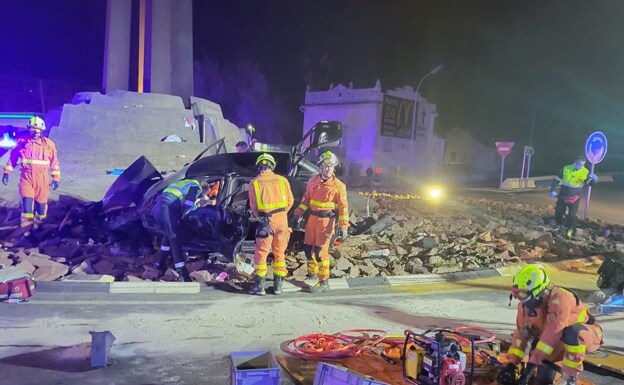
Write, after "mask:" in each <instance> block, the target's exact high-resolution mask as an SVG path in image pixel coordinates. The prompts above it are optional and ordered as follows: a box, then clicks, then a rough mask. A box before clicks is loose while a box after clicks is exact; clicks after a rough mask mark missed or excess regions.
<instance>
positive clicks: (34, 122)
mask: <svg viewBox="0 0 624 385" xmlns="http://www.w3.org/2000/svg"><path fill="white" fill-rule="evenodd" d="M28 128H31V129H35V130H41V131H44V130H45V129H46V127H45V122H44V121H43V119H41V118H40V117H38V116H33V117H32V118H30V119H29V120H28Z"/></svg>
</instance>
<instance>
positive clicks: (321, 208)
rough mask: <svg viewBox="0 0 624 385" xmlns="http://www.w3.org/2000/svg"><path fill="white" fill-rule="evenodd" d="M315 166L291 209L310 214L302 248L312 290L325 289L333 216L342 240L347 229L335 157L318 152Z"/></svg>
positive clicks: (344, 192)
mask: <svg viewBox="0 0 624 385" xmlns="http://www.w3.org/2000/svg"><path fill="white" fill-rule="evenodd" d="M319 165H320V167H321V173H320V174H319V175H316V176H314V177H312V178H311V179H310V180H309V181H308V184H307V186H306V191H305V194H304V195H303V199H302V200H301V204H300V205H299V207H297V209H296V210H295V216H297V217H301V216H303V214H304V213H305V212H306V211H309V214H310V217H309V218H308V221H307V222H306V226H305V238H304V240H303V251H304V252H305V255H306V258H307V260H308V276H314V275H317V274H318V279H319V282H318V284H317V285H315V286H313V287H311V288H310V291H311V292H312V293H322V292H326V291H328V290H329V282H328V280H329V244H330V242H331V240H332V236H333V234H334V226H335V223H336V216H337V217H338V225H339V226H340V237H341V238H342V239H343V240H344V239H346V238H347V236H348V232H347V230H348V228H349V205H348V203H347V188H346V186H345V184H344V183H342V182H341V181H340V180H338V178H336V176H335V175H334V169H335V167H336V166H338V157H336V155H334V154H333V153H332V152H331V151H326V152H324V153H323V154H321V156H320V158H319ZM319 260H320V261H319ZM317 263H318V264H317ZM319 265H320V266H319Z"/></svg>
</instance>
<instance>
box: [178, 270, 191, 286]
mask: <svg viewBox="0 0 624 385" xmlns="http://www.w3.org/2000/svg"><path fill="white" fill-rule="evenodd" d="M176 271H177V272H178V274H179V275H178V281H180V282H191V281H192V279H191V276H190V275H189V272H188V270H186V266H182V267H176Z"/></svg>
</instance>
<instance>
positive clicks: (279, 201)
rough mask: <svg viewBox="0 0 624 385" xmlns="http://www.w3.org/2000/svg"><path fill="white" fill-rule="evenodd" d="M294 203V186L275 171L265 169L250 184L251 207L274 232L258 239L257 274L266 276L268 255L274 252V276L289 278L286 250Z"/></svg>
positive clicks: (271, 231)
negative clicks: (289, 214)
mask: <svg viewBox="0 0 624 385" xmlns="http://www.w3.org/2000/svg"><path fill="white" fill-rule="evenodd" d="M293 203H294V198H293V194H292V191H291V189H290V183H288V180H287V179H286V178H284V177H283V176H281V175H277V174H275V173H274V172H273V171H270V170H264V171H262V172H260V174H259V175H258V176H257V177H255V178H254V179H253V180H252V181H251V182H250V183H249V206H250V208H251V211H252V213H253V215H254V216H255V217H257V218H260V219H261V220H268V222H269V228H270V232H269V235H268V237H266V238H258V237H256V250H255V253H254V264H255V265H256V269H255V271H254V274H255V275H256V276H258V277H265V276H266V274H267V262H266V260H267V256H268V255H269V252H273V274H274V275H276V276H281V277H285V276H286V274H287V272H288V271H287V270H286V254H285V253H286V247H287V246H288V241H289V240H290V231H291V230H290V229H289V228H288V216H287V214H288V211H289V210H290V208H291V207H292V205H293Z"/></svg>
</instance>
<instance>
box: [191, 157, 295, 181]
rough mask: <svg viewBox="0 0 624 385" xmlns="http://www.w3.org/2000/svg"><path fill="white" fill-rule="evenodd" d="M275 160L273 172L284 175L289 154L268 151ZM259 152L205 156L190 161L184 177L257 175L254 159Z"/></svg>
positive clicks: (287, 168)
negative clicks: (231, 174)
mask: <svg viewBox="0 0 624 385" xmlns="http://www.w3.org/2000/svg"><path fill="white" fill-rule="evenodd" d="M270 154H271V155H272V156H273V157H274V158H275V161H276V162H277V165H276V167H275V172H276V173H278V174H282V175H286V174H288V171H289V169H290V154H288V153H281V152H271V153H270ZM259 155H260V153H259V152H242V153H226V154H218V155H212V156H207V157H205V158H201V159H198V160H196V161H195V162H193V163H191V164H190V165H189V166H188V169H187V170H186V178H201V177H206V176H207V175H225V174H230V173H236V174H238V175H240V176H248V177H254V176H256V175H258V169H257V167H256V159H258V156H259Z"/></svg>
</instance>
